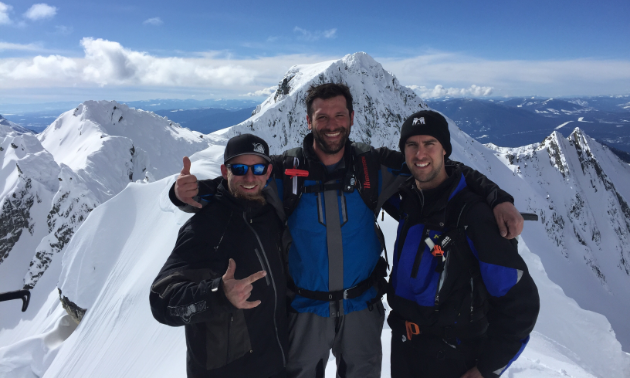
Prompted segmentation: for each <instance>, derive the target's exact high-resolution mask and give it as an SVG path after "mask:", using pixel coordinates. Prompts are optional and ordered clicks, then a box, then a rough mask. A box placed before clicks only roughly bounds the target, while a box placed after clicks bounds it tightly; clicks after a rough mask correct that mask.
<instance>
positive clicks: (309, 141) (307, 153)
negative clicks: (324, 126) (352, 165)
mask: <svg viewBox="0 0 630 378" xmlns="http://www.w3.org/2000/svg"><path fill="white" fill-rule="evenodd" d="M313 141H314V137H313V133H312V132H311V133H308V134H307V135H306V136H305V137H304V140H303V141H302V151H304V157H305V159H306V160H307V164H308V170H309V172H312V173H316V176H320V177H326V176H328V175H327V171H326V168H325V166H324V164H323V163H322V162H321V160H319V157H318V156H317V154H315V150H313ZM351 154H352V141H351V140H350V139H348V140H347V141H346V145H345V149H344V153H343V158H342V159H341V161H340V162H339V165H337V168H336V170H337V171H339V170H344V169H345V168H346V167H347V164H348V163H347V162H349V161H351V160H349V158H350V155H351ZM320 167H321V168H320ZM320 169H321V170H322V172H321V175H320V174H319V173H320V172H319V170H320Z"/></svg>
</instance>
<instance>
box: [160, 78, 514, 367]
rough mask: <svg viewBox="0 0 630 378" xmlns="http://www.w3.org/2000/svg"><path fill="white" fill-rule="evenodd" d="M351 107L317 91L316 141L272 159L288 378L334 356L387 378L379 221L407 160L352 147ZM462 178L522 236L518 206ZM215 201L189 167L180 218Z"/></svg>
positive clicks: (312, 94)
mask: <svg viewBox="0 0 630 378" xmlns="http://www.w3.org/2000/svg"><path fill="white" fill-rule="evenodd" d="M352 102H353V99H352V95H351V93H350V90H349V88H348V87H347V86H346V85H343V84H333V83H328V84H322V85H318V86H313V87H311V88H310V89H309V90H308V92H307V96H306V98H305V103H306V109H307V116H306V123H307V125H308V130H309V131H310V132H311V133H309V134H308V135H306V137H305V138H304V142H303V144H302V146H301V147H298V148H294V149H291V150H288V151H285V152H284V154H283V155H281V156H273V157H272V162H273V165H274V166H275V170H274V178H275V182H276V185H277V186H278V189H279V192H280V193H281V195H280V197H281V198H282V201H283V207H284V211H285V214H286V217H287V223H286V224H287V227H288V229H289V231H290V234H291V236H292V239H293V243H292V244H291V246H290V249H289V250H288V251H287V253H288V268H289V269H288V273H289V274H288V276H289V284H290V289H292V291H293V292H295V295H294V296H293V297H292V299H291V304H290V306H289V310H290V313H289V341H290V350H289V360H288V365H287V373H288V375H289V376H290V377H296V378H302V377H323V374H324V371H325V369H326V364H327V362H328V356H329V354H330V351H331V350H332V352H333V354H334V355H335V357H336V362H337V373H338V375H339V376H343V377H349V378H351V377H361V378H363V377H380V372H381V361H382V348H381V339H380V338H381V332H382V327H383V322H384V309H383V305H382V303H381V295H380V294H382V291H381V290H379V289H382V287H383V285H382V283H383V279H382V277H383V276H384V275H385V274H386V273H385V272H386V263H385V261H384V260H382V259H380V258H379V257H380V255H381V252H382V251H383V239H382V233H381V232H380V229H378V227H377V225H376V227H375V220H376V219H375V216H376V215H377V214H378V213H379V212H380V209H381V207H382V208H384V209H385V210H387V211H388V212H389V211H393V213H392V214H394V216H395V217H396V218H397V215H396V214H395V212H396V210H395V206H394V205H393V204H390V203H389V201H386V200H389V199H390V197H391V198H392V201H394V202H395V201H396V200H397V199H398V196H397V195H396V193H397V192H398V189H397V188H398V184H399V183H401V182H402V181H404V179H406V177H400V176H399V175H398V173H399V172H400V170H401V168H402V166H403V165H404V164H405V160H404V156H403V155H402V154H401V153H400V152H397V151H391V150H389V149H387V148H378V149H375V148H372V147H371V146H369V145H366V144H363V143H353V142H351V141H350V140H349V135H350V130H351V126H352V124H353V121H354V111H353V108H352ZM185 161H186V159H185ZM465 175H466V179H467V181H469V184H470V186H471V188H472V189H473V190H474V191H476V192H479V193H480V194H481V195H482V196H483V197H484V198H486V199H487V201H488V202H489V204H490V205H491V206H492V207H493V208H494V209H495V214H496V216H497V223H498V224H499V227H503V228H504V229H506V232H505V235H504V236H506V237H510V238H513V237H515V236H516V235H518V234H520V231H521V230H522V227H523V223H522V221H523V220H522V217H520V214H519V213H518V211H516V209H515V208H514V206H513V205H512V204H511V201H512V197H511V196H510V195H509V194H507V193H505V192H503V191H501V190H500V189H499V188H498V187H497V186H496V185H495V184H494V183H492V182H491V181H489V180H487V178H485V176H483V175H481V174H480V173H478V172H476V171H473V170H471V169H470V168H467V167H466V169H465ZM401 179H402V180H401ZM272 181H274V180H272ZM212 192H213V182H212V181H210V180H207V181H201V182H199V183H197V180H196V178H195V177H194V176H193V175H191V174H190V172H189V170H187V169H186V167H185V168H184V170H182V174H181V175H180V176H179V177H178V179H177V182H176V184H174V186H173V188H171V193H170V198H171V201H172V202H173V203H174V204H175V205H177V206H179V207H180V209H182V210H184V211H194V210H195V209H196V208H199V207H201V206H202V205H201V204H200V203H198V202H197V201H196V200H195V199H197V200H201V199H200V198H203V199H205V196H207V195H208V194H210V193H212ZM198 195H199V197H196V196H198ZM392 196H393V197H392ZM186 205H188V206H186ZM197 210H198V209H197Z"/></svg>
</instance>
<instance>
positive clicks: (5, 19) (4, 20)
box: [0, 2, 13, 25]
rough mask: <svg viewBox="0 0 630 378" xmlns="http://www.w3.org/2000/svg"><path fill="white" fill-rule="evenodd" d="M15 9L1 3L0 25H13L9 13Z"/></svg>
mask: <svg viewBox="0 0 630 378" xmlns="http://www.w3.org/2000/svg"><path fill="white" fill-rule="evenodd" d="M11 9H13V7H12V6H10V5H7V4H5V3H1V2H0V25H9V24H11V23H12V22H11V17H9V11H11Z"/></svg>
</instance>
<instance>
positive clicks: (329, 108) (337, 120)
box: [306, 95, 354, 165]
mask: <svg viewBox="0 0 630 378" xmlns="http://www.w3.org/2000/svg"><path fill="white" fill-rule="evenodd" d="M311 107H312V116H311V117H309V116H308V115H307V116H306V121H307V123H308V129H309V130H311V131H312V132H313V138H314V139H315V141H314V144H313V149H314V150H315V153H316V154H317V156H318V157H319V158H320V160H322V162H323V163H324V164H326V165H329V164H327V161H325V160H328V161H330V160H332V161H331V162H330V163H331V164H332V163H336V161H338V160H339V159H340V158H341V156H343V148H344V146H345V144H346V141H347V140H348V136H349V135H350V127H351V126H352V123H353V121H354V112H352V113H350V112H349V111H348V108H347V106H346V98H345V97H343V96H341V95H339V96H336V97H332V98H328V99H325V100H324V99H321V98H316V99H315V100H314V101H313V104H312V105H311ZM326 155H328V156H326ZM337 157H339V159H336V158H337ZM335 159H336V161H335Z"/></svg>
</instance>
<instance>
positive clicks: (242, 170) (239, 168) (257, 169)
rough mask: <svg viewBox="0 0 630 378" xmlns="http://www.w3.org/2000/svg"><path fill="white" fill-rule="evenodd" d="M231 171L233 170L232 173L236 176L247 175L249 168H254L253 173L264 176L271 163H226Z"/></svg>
mask: <svg viewBox="0 0 630 378" xmlns="http://www.w3.org/2000/svg"><path fill="white" fill-rule="evenodd" d="M225 166H226V167H227V168H228V169H229V170H230V171H232V174H233V175H234V176H245V175H246V174H247V171H249V169H250V168H251V169H252V173H253V174H254V175H256V176H262V175H264V174H265V173H267V168H268V167H269V164H254V165H247V164H226V165H225Z"/></svg>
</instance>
